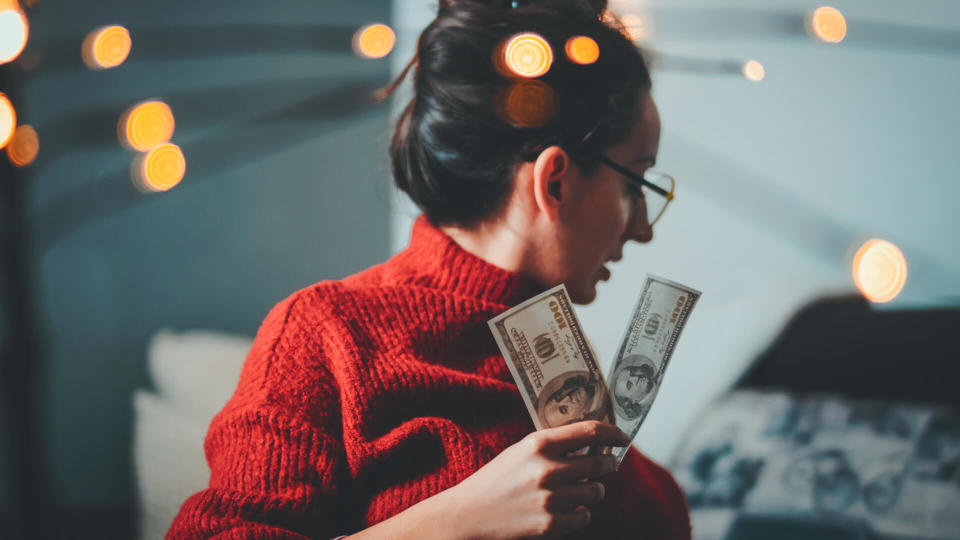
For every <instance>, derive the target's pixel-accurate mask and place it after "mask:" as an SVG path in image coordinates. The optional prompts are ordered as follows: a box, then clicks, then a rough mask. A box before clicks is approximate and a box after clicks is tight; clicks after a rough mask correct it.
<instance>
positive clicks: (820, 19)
mask: <svg viewBox="0 0 960 540" xmlns="http://www.w3.org/2000/svg"><path fill="white" fill-rule="evenodd" d="M810 29H811V30H812V31H813V34H814V35H815V36H817V37H818V38H820V39H822V40H823V41H826V42H827V43H840V42H841V41H843V38H844V37H846V35H847V20H846V19H845V18H844V17H843V13H840V11H839V10H837V9H836V8H832V7H827V6H824V7H820V8H817V9H816V10H815V11H814V12H813V15H812V16H811V17H810Z"/></svg>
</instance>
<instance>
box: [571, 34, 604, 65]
mask: <svg viewBox="0 0 960 540" xmlns="http://www.w3.org/2000/svg"><path fill="white" fill-rule="evenodd" d="M564 49H565V50H566V53H567V58H569V59H570V61H571V62H575V63H577V64H592V63H594V62H596V61H597V59H598V58H600V46H599V45H597V42H596V41H594V40H593V39H591V38H589V37H587V36H573V37H572V38H570V39H568V40H567V45H566V47H564Z"/></svg>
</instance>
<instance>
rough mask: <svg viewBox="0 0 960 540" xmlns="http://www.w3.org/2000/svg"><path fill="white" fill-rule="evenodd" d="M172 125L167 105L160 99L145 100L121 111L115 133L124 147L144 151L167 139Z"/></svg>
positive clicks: (171, 113) (169, 136) (170, 134)
mask: <svg viewBox="0 0 960 540" xmlns="http://www.w3.org/2000/svg"><path fill="white" fill-rule="evenodd" d="M174 127H175V122H174V119H173V112H172V111H171V110H170V106H169V105H167V104H166V103H164V102H162V101H146V102H144V103H141V104H139V105H136V106H134V107H132V108H130V109H128V110H127V111H126V112H125V113H123V115H122V116H121V117H120V121H119V122H118V123H117V134H118V136H119V138H120V142H121V144H123V145H124V146H125V147H127V148H132V149H134V150H138V151H140V152H146V151H147V150H150V149H151V148H153V147H155V146H157V145H160V144H163V143H165V142H167V141H169V140H170V138H171V137H173V131H174Z"/></svg>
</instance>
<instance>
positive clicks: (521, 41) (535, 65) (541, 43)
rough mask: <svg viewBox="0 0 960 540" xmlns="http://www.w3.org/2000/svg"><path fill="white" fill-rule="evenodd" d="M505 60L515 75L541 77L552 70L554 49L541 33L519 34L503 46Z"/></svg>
mask: <svg viewBox="0 0 960 540" xmlns="http://www.w3.org/2000/svg"><path fill="white" fill-rule="evenodd" d="M503 60H504V62H505V63H506V67H507V69H509V70H510V71H511V72H512V73H513V74H514V75H518V76H520V77H529V78H533V77H539V76H541V75H543V74H545V73H546V72H548V71H550V66H552V65H553V50H552V49H551V48H550V44H549V43H547V40H546V39H544V38H543V37H542V36H540V35H539V34H534V33H532V32H527V33H523V34H517V35H515V36H513V37H512V38H510V39H509V40H508V41H507V44H506V46H505V47H504V48H503Z"/></svg>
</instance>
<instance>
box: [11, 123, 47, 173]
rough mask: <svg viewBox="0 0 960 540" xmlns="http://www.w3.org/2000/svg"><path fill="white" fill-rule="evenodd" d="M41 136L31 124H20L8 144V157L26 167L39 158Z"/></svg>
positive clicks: (15, 163)
mask: <svg viewBox="0 0 960 540" xmlns="http://www.w3.org/2000/svg"><path fill="white" fill-rule="evenodd" d="M39 152H40V137H38V136H37V131H36V130H35V129H33V127H31V126H19V127H18V128H17V130H16V131H15V132H14V134H13V138H12V139H10V144H8V145H7V157H8V158H9V159H10V163H13V164H14V165H16V166H17V167H26V166H27V165H29V164H31V163H33V161H34V160H35V159H37V154H38V153H39Z"/></svg>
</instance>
